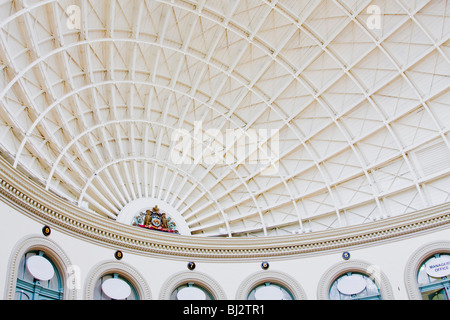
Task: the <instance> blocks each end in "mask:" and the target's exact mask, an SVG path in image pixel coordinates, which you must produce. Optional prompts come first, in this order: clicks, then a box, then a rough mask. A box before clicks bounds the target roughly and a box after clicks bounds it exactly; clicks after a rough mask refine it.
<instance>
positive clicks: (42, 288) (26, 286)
mask: <svg viewBox="0 0 450 320" xmlns="http://www.w3.org/2000/svg"><path fill="white" fill-rule="evenodd" d="M34 255H39V256H41V257H43V258H45V259H47V260H48V261H49V262H50V263H51V264H52V266H53V269H54V271H55V274H54V276H53V278H52V279H50V280H48V281H41V280H38V279H35V278H34V277H33V276H32V275H31V274H30V273H29V272H28V270H27V267H26V265H27V259H28V258H29V257H30V256H34ZM16 281H17V282H16V293H15V299H16V300H62V299H63V297H64V288H63V282H62V278H61V274H60V272H59V270H58V268H56V266H55V264H54V263H53V261H52V259H50V258H49V257H48V256H47V255H46V254H45V252H44V251H41V250H33V251H29V252H27V253H26V254H25V255H24V256H23V257H22V259H21V261H20V263H19V270H18V275H17V279H16ZM55 284H56V288H52V286H55ZM25 297H27V299H24V298H25Z"/></svg>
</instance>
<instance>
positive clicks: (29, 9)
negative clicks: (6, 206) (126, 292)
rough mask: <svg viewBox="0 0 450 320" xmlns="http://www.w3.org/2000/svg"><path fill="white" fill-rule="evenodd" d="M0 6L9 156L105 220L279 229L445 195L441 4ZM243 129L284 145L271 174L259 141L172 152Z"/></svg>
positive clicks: (449, 157)
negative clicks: (235, 148)
mask: <svg viewBox="0 0 450 320" xmlns="http://www.w3.org/2000/svg"><path fill="white" fill-rule="evenodd" d="M73 5H74V6H73ZM71 6H72V7H71ZM0 15H1V16H0V28H1V29H0V72H1V73H0V83H1V84H0V147H1V150H2V155H3V157H5V158H7V159H9V160H8V161H10V162H11V163H12V164H13V165H14V167H15V168H17V169H18V170H22V171H24V172H26V173H27V174H28V175H29V176H30V178H32V179H33V180H36V181H39V182H40V183H41V184H42V185H43V186H44V187H45V188H46V189H47V190H51V191H53V192H55V193H57V194H58V195H61V196H62V197H64V198H66V199H67V200H68V201H71V202H73V203H75V204H76V205H79V206H83V207H85V208H87V210H90V211H92V212H94V213H95V214H98V215H101V216H106V217H109V218H112V219H116V217H117V215H118V214H119V212H120V210H121V209H122V208H123V207H124V206H125V205H126V204H127V203H129V202H131V201H133V200H135V199H139V198H143V197H149V198H155V199H160V200H163V201H165V202H166V203H167V204H168V205H170V206H171V207H173V208H174V209H176V210H177V211H178V212H179V213H180V214H181V215H182V216H183V218H184V220H185V221H186V223H187V225H188V226H189V229H190V232H191V234H193V235H201V236H225V237H227V236H278V235H285V234H292V233H301V232H314V231H319V230H325V229H330V228H340V227H346V226H350V225H357V224H362V223H366V222H370V221H374V220H378V219H384V218H387V217H390V216H396V215H404V214H408V213H409V212H412V211H415V210H418V209H422V208H426V207H430V206H433V205H437V204H441V203H444V202H447V201H449V199H450V187H449V186H450V179H449V177H450V136H449V129H450V105H449V104H450V91H449V84H450V80H449V76H450V60H449V59H450V42H449V36H450V3H449V2H448V1H447V0H414V1H412V0H411V1H409V0H395V1H391V0H375V1H371V0H324V1H312V0H278V1H277V0H272V1H269V0H241V1H237V0H213V1H210V0H208V1H205V0H199V1H194V0H192V1H190V0H172V1H170V0H167V1H164V0H147V1H140V0H135V1H132V0H117V1H116V0H111V1H91V0H71V1H69V0H67V1H55V0H46V1H35V0H17V1H1V4H0ZM199 124H200V125H201V130H203V131H201V132H202V133H203V134H202V135H200V136H197V135H196V132H197V133H198V130H199V129H198V126H199ZM196 125H197V129H196ZM212 129H216V131H212ZM238 129H239V130H242V132H244V133H245V134H247V135H248V132H250V130H254V132H263V130H266V131H267V132H271V133H274V132H275V133H276V134H275V135H272V134H268V135H266V136H265V139H262V140H258V146H259V149H260V150H262V149H263V148H265V147H268V146H269V145H270V146H277V148H278V149H277V151H278V152H277V159H276V161H275V162H273V163H272V165H273V164H274V163H276V166H277V170H275V171H273V172H271V173H269V174H267V173H265V171H264V169H265V168H266V167H269V166H271V164H270V163H261V161H260V162H258V163H256V164H255V163H254V162H252V161H249V160H250V159H251V157H252V154H253V152H254V150H253V149H251V148H248V146H249V145H251V144H250V143H248V145H244V149H243V150H244V151H243V153H242V152H241V154H240V156H239V157H238V159H237V160H236V161H216V163H206V161H195V156H198V155H199V154H198V153H196V154H194V153H193V154H191V157H190V158H189V156H188V157H186V158H185V159H184V160H189V159H190V160H191V161H181V162H179V163H177V162H175V161H173V158H171V156H172V155H173V153H174V152H176V146H177V144H176V143H175V142H174V141H173V140H172V138H173V134H174V133H175V132H180V131H179V130H185V131H184V132H189V133H190V134H191V137H194V138H195V139H196V138H197V137H200V138H198V139H197V140H195V139H193V140H194V141H196V142H197V144H196V145H197V146H200V148H201V149H200V150H201V152H200V155H205V154H206V153H207V152H208V151H207V150H208V147H210V146H211V144H212V142H214V141H215V140H214V139H215V137H214V134H212V133H211V132H216V133H217V132H219V133H222V134H224V133H225V132H228V131H227V130H229V131H233V130H238ZM195 130H197V131H195ZM275 136H276V139H277V140H276V141H275ZM246 141H249V140H246ZM194 144H195V142H194ZM273 148H275V147H273ZM265 150H268V149H265ZM225 151H226V152H227V153H226V154H229V153H230V152H231V151H230V150H229V149H227V148H225ZM236 154H237V152H236ZM222 155H223V156H225V154H222ZM200 159H203V158H202V157H200Z"/></svg>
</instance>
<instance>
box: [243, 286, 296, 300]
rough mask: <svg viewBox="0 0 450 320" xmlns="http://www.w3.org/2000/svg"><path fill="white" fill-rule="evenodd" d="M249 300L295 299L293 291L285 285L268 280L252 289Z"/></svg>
mask: <svg viewBox="0 0 450 320" xmlns="http://www.w3.org/2000/svg"><path fill="white" fill-rule="evenodd" d="M247 300H294V297H293V296H292V293H290V292H289V290H288V289H286V288H284V287H283V286H281V285H279V284H276V283H272V282H266V283H263V284H260V285H259V286H257V287H255V288H253V289H252V291H250V293H249V295H248V297H247Z"/></svg>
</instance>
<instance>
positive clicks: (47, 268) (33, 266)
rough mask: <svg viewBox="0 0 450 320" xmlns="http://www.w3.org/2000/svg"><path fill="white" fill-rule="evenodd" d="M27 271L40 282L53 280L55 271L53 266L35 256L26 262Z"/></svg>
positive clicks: (40, 257)
mask: <svg viewBox="0 0 450 320" xmlns="http://www.w3.org/2000/svg"><path fill="white" fill-rule="evenodd" d="M26 266H27V270H28V272H29V273H30V274H31V275H32V276H33V277H34V278H35V279H38V280H41V281H48V280H50V279H51V278H53V276H54V274H55V270H54V269H53V265H52V264H51V263H50V261H48V260H47V259H45V258H44V257H42V256H39V255H36V256H32V257H29V258H28V260H27V264H26Z"/></svg>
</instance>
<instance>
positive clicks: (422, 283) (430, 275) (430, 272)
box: [417, 254, 450, 300]
mask: <svg viewBox="0 0 450 320" xmlns="http://www.w3.org/2000/svg"><path fill="white" fill-rule="evenodd" d="M449 276H450V254H435V255H433V256H432V257H430V258H428V259H427V260H426V261H425V262H424V263H423V264H422V265H421V266H420V268H419V272H418V273H417V284H418V286H419V290H420V293H421V295H422V299H423V300H450V278H449Z"/></svg>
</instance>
